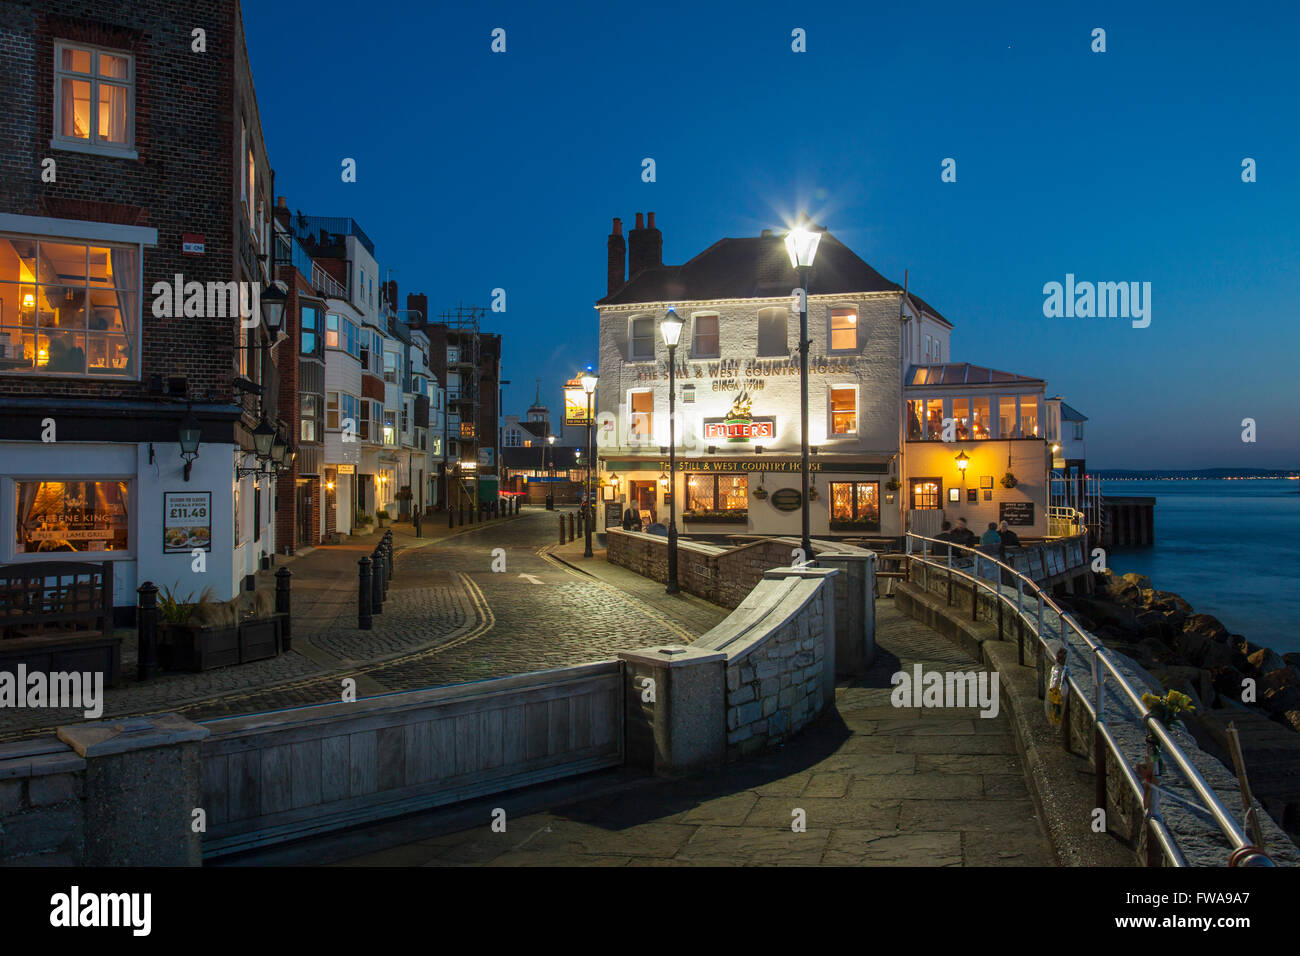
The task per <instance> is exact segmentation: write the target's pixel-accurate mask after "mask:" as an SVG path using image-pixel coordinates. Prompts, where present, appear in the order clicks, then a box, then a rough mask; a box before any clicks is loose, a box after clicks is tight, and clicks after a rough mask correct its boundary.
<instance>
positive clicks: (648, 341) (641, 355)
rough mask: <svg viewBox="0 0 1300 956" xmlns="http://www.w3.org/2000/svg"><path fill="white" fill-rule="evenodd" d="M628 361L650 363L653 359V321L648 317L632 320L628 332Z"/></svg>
mask: <svg viewBox="0 0 1300 956" xmlns="http://www.w3.org/2000/svg"><path fill="white" fill-rule="evenodd" d="M628 340H629V343H630V344H629V347H628V359H629V360H631V361H633V362H644V361H650V360H652V359H654V357H655V320H654V319H652V318H650V316H648V315H646V316H642V317H640V318H636V319H633V320H632V322H631V328H630V330H629V337H628Z"/></svg>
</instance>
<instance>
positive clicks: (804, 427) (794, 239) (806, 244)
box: [785, 226, 821, 561]
mask: <svg viewBox="0 0 1300 956" xmlns="http://www.w3.org/2000/svg"><path fill="white" fill-rule="evenodd" d="M820 241H821V233H819V232H815V231H814V230H812V229H807V228H805V227H803V226H796V227H795V228H794V229H791V230H790V232H789V233H788V234H787V235H786V237H785V248H786V252H788V253H789V254H790V265H792V266H794V268H795V269H797V270H798V272H799V285H800V288H801V290H802V293H803V294H802V295H801V296H800V303H799V305H800V309H799V470H800V471H801V472H802V479H803V498H802V503H803V515H802V517H803V534H802V537H801V538H800V542H799V545H800V547H801V548H802V549H803V557H804V560H805V561H810V560H812V536H811V535H810V534H809V510H808V273H809V272H810V271H811V270H812V264H813V259H814V258H815V257H816V256H817V243H818V242H820Z"/></svg>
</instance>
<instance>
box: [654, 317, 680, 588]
mask: <svg viewBox="0 0 1300 956" xmlns="http://www.w3.org/2000/svg"><path fill="white" fill-rule="evenodd" d="M659 330H660V331H661V332H662V333H663V336H664V345H666V346H668V586H667V587H666V588H664V591H665V592H666V593H668V594H676V593H677V592H678V591H679V590H681V589H680V588H679V587H678V585H677V342H678V341H679V340H680V339H681V337H682V320H681V318H680V317H679V316H678V315H677V313H676V312H675V311H673V310H672V309H669V310H668V313H667V314H666V315H665V316H664V317H663V321H662V322H660V323H659Z"/></svg>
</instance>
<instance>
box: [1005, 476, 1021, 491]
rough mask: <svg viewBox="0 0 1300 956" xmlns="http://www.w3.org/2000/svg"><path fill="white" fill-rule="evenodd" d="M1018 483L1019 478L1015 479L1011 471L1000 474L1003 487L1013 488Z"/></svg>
mask: <svg viewBox="0 0 1300 956" xmlns="http://www.w3.org/2000/svg"><path fill="white" fill-rule="evenodd" d="M1018 484H1020V481H1019V479H1017V478H1016V476H1015V475H1013V474H1011V472H1007V473H1006V474H1005V475H1003V476H1002V487H1003V488H1014V487H1015V486H1016V485H1018Z"/></svg>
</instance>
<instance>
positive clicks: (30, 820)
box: [0, 737, 86, 866]
mask: <svg viewBox="0 0 1300 956" xmlns="http://www.w3.org/2000/svg"><path fill="white" fill-rule="evenodd" d="M85 769H86V761H85V760H83V759H82V758H80V757H78V756H77V755H76V754H75V753H73V752H72V748H70V747H68V746H67V745H66V744H63V743H60V742H59V740H58V739H57V738H55V737H40V738H37V739H35V740H24V741H19V742H17V743H9V744H3V745H0V861H3V862H5V863H10V864H12V863H17V864H22V865H41V866H77V865H80V864H82V862H83V860H84V853H85V824H84V812H83V808H82V799H83V793H84V772H85Z"/></svg>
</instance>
